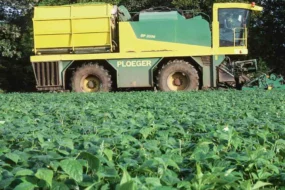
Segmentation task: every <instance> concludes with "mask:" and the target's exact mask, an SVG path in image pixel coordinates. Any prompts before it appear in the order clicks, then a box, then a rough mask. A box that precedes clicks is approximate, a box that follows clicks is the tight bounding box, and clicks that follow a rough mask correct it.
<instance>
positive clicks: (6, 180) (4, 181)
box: [0, 177, 15, 189]
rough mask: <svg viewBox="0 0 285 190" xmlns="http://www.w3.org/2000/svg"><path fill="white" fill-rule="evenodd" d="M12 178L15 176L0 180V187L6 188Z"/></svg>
mask: <svg viewBox="0 0 285 190" xmlns="http://www.w3.org/2000/svg"><path fill="white" fill-rule="evenodd" d="M14 179H15V178H13V177H10V178H7V179H4V180H1V181H0V189H5V188H7V187H8V186H9V185H10V184H11V183H12V182H13V181H14Z"/></svg>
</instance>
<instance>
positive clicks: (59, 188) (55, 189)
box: [51, 180, 69, 190]
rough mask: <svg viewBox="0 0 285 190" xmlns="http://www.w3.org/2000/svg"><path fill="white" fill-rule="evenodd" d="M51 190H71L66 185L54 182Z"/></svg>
mask: <svg viewBox="0 0 285 190" xmlns="http://www.w3.org/2000/svg"><path fill="white" fill-rule="evenodd" d="M51 190H69V188H68V186H67V185H65V184H64V183H62V182H57V181H55V180H53V181H52V188H51Z"/></svg>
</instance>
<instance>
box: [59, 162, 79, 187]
mask: <svg viewBox="0 0 285 190" xmlns="http://www.w3.org/2000/svg"><path fill="white" fill-rule="evenodd" d="M60 167H61V168H62V169H63V171H64V172H65V173H67V174H68V175H69V176H70V177H71V178H72V179H74V180H75V181H77V182H81V181H82V180H83V168H82V165H81V164H80V162H79V161H77V160H72V159H67V160H62V161H61V162H60Z"/></svg>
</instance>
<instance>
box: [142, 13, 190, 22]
mask: <svg viewBox="0 0 285 190" xmlns="http://www.w3.org/2000/svg"><path fill="white" fill-rule="evenodd" d="M139 20H140V22H149V21H150V22H152V21H154V20H156V21H166V20H184V17H183V16H182V15H181V14H179V13H178V12H177V11H169V12H142V13H140V17H139Z"/></svg>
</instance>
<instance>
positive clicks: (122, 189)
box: [119, 169, 136, 190]
mask: <svg viewBox="0 0 285 190" xmlns="http://www.w3.org/2000/svg"><path fill="white" fill-rule="evenodd" d="M135 189H136V185H135V183H134V181H133V180H132V178H131V176H130V175H129V173H128V172H127V170H126V169H123V177H122V179H121V182H120V186H119V190H135Z"/></svg>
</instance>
